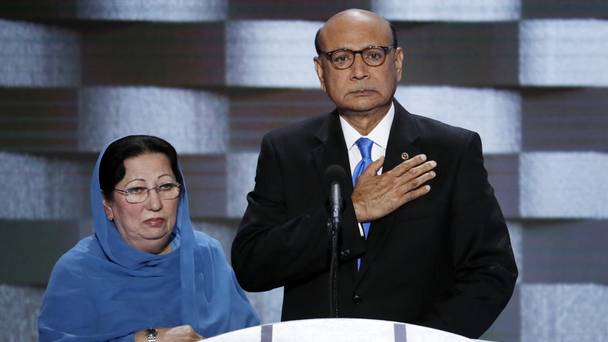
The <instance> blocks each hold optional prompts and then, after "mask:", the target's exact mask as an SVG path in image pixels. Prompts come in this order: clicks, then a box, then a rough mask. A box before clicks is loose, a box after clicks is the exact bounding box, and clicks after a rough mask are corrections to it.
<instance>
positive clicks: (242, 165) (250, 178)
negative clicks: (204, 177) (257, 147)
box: [226, 152, 258, 218]
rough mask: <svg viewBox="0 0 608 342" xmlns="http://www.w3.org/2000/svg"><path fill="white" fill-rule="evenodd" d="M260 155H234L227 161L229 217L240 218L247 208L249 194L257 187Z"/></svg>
mask: <svg viewBox="0 0 608 342" xmlns="http://www.w3.org/2000/svg"><path fill="white" fill-rule="evenodd" d="M257 160H258V153H256V152H249V153H232V154H229V155H228V156H227V159H226V174H227V175H228V179H227V182H228V184H227V187H226V199H227V201H228V203H227V212H228V216H229V217H236V218H240V217H242V216H243V214H244V213H245V209H246V208H247V193H249V192H250V191H252V190H253V187H254V185H255V170H256V165H257Z"/></svg>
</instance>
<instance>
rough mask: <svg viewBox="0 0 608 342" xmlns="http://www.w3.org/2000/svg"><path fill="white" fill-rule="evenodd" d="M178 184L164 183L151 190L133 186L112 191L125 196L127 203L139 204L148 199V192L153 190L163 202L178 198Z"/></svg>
mask: <svg viewBox="0 0 608 342" xmlns="http://www.w3.org/2000/svg"><path fill="white" fill-rule="evenodd" d="M180 186H181V185H180V184H178V183H164V184H161V185H157V186H155V187H153V188H146V187H143V186H134V187H130V188H126V189H124V190H122V189H116V188H115V189H114V190H116V191H118V192H120V193H121V194H123V195H124V196H125V199H126V200H127V202H129V203H133V204H135V203H141V202H144V201H145V200H147V199H148V197H149V196H150V190H155V191H156V193H157V194H158V197H159V198H160V199H163V200H172V199H176V198H178V197H179V192H180Z"/></svg>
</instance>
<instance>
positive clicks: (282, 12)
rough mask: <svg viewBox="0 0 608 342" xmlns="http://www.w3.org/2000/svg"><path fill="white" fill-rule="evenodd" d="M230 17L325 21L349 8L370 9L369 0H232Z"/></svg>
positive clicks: (229, 9) (230, 2) (229, 8)
mask: <svg viewBox="0 0 608 342" xmlns="http://www.w3.org/2000/svg"><path fill="white" fill-rule="evenodd" d="M228 3H229V7H228V16H229V18H230V19H301V20H320V21H325V20H326V19H328V18H329V17H331V16H332V15H334V14H336V13H338V12H340V11H343V10H346V9H349V8H361V9H369V7H370V1H369V0H348V1H307V0H291V1H276V0H254V1H250V0H230V1H228Z"/></svg>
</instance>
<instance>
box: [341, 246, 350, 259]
mask: <svg viewBox="0 0 608 342" xmlns="http://www.w3.org/2000/svg"><path fill="white" fill-rule="evenodd" d="M349 255H350V249H348V248H347V249H343V250H342V251H341V252H340V256H341V257H343V258H346V257H348V256H349Z"/></svg>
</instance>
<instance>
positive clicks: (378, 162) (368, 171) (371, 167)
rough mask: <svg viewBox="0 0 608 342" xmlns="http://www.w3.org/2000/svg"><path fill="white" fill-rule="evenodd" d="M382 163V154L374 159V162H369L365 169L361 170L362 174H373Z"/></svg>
mask: <svg viewBox="0 0 608 342" xmlns="http://www.w3.org/2000/svg"><path fill="white" fill-rule="evenodd" d="M383 163H384V156H381V157H380V158H378V159H376V160H375V161H374V162H372V163H371V164H369V166H368V167H367V169H365V171H363V175H365V176H375V175H376V174H377V173H378V170H380V169H381V168H382V164H383Z"/></svg>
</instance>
